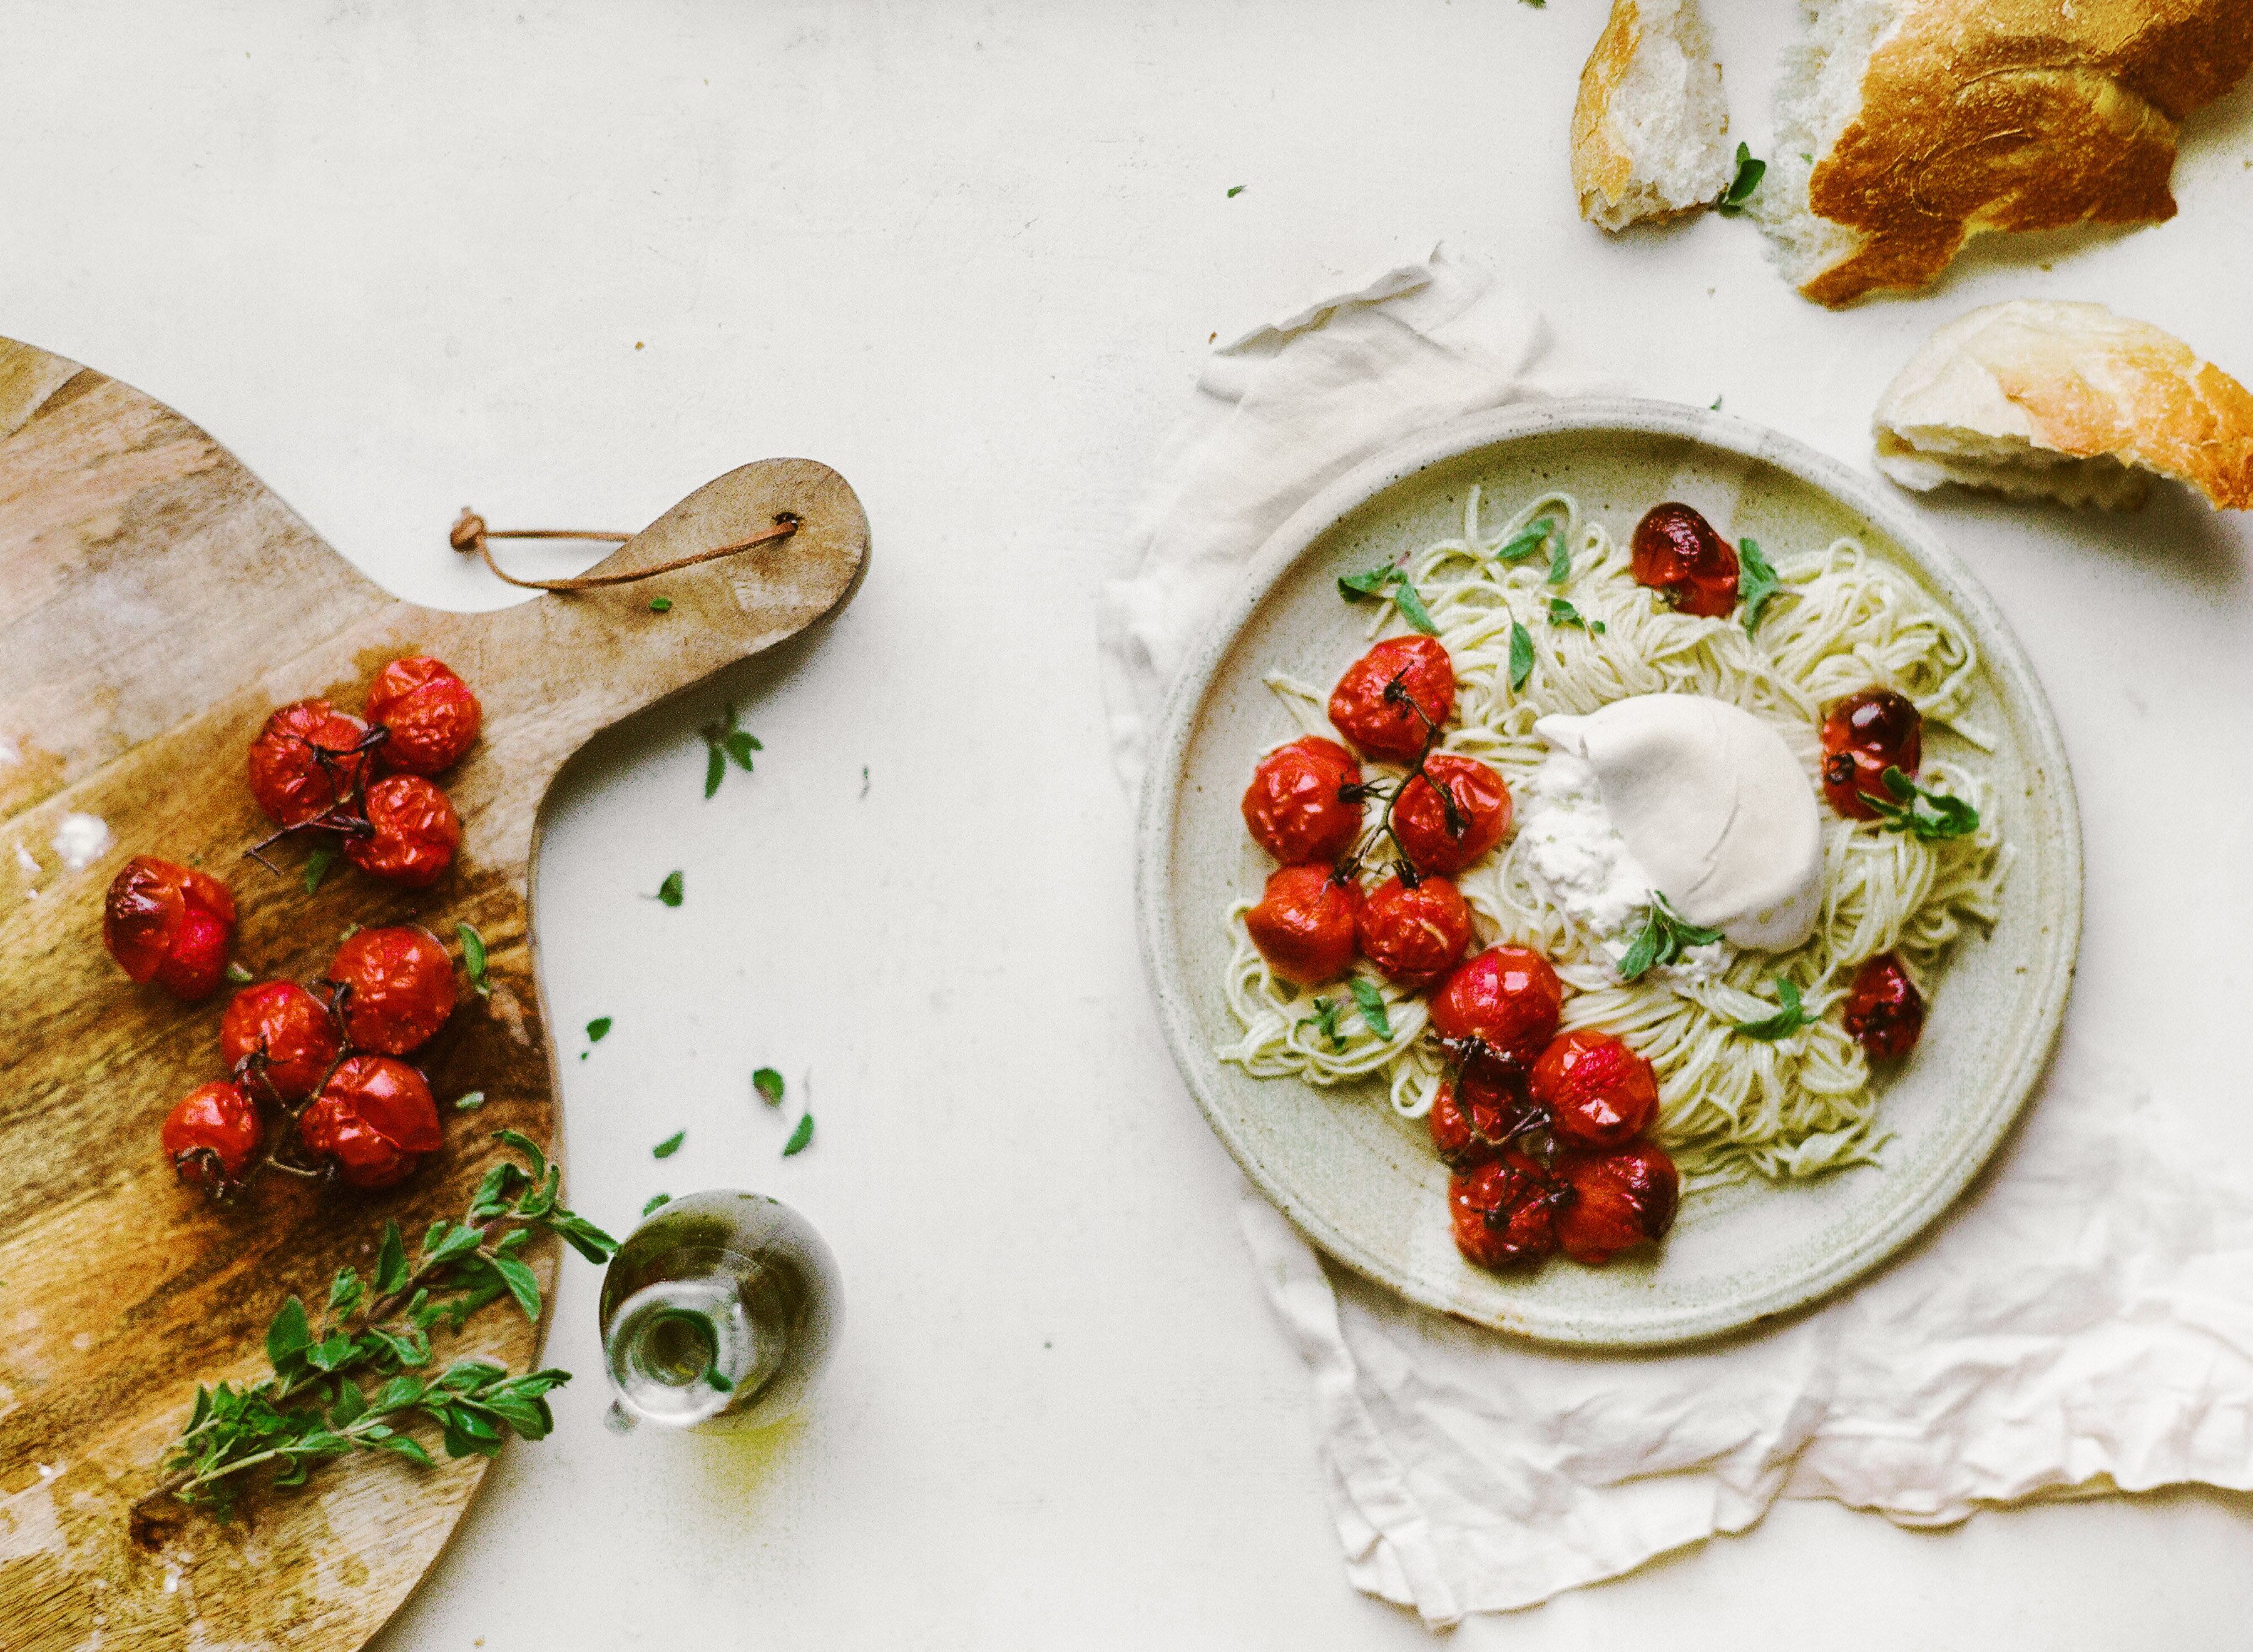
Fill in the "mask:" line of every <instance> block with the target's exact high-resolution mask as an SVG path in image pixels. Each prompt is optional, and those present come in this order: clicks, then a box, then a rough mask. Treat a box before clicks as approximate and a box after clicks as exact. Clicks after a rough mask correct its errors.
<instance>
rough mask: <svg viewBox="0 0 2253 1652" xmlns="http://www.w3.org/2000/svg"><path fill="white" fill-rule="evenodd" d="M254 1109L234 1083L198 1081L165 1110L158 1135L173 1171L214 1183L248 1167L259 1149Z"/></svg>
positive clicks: (197, 1183) (206, 1185)
mask: <svg viewBox="0 0 2253 1652" xmlns="http://www.w3.org/2000/svg"><path fill="white" fill-rule="evenodd" d="M258 1137H259V1126H258V1109H257V1108H256V1107H255V1106H253V1105H251V1101H250V1098H249V1097H248V1096H247V1095H245V1094H243V1092H242V1089H241V1086H240V1085H238V1084H202V1085H199V1086H198V1087H197V1088H196V1089H194V1090H192V1091H189V1092H188V1093H187V1094H186V1095H185V1096H183V1097H181V1098H180V1100H179V1102H178V1105H176V1106H174V1107H173V1109H172V1111H171V1112H170V1113H168V1114H166V1115H165V1118H164V1131H163V1133H162V1135H161V1136H160V1138H159V1139H160V1140H162V1142H163V1143H164V1156H165V1157H166V1158H167V1159H169V1160H171V1161H172V1171H173V1174H174V1175H178V1177H179V1179H180V1180H181V1181H185V1182H187V1183H189V1184H190V1185H191V1186H194V1187H201V1188H216V1187H218V1186H219V1185H220V1183H222V1182H227V1181H234V1179H235V1178H236V1177H238V1176H240V1175H241V1174H242V1173H243V1172H244V1171H245V1170H246V1169H248V1168H249V1165H250V1161H251V1157H252V1155H253V1154H255V1153H256V1152H257V1151H258Z"/></svg>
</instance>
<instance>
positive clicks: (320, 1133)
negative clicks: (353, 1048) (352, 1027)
mask: <svg viewBox="0 0 2253 1652" xmlns="http://www.w3.org/2000/svg"><path fill="white" fill-rule="evenodd" d="M297 1139H298V1140H300V1141H303V1143H304V1144H305V1147H306V1148H307V1149H308V1150H309V1151H310V1152H311V1153H313V1154H317V1155H318V1156H319V1157H321V1158H324V1159H331V1160H333V1161H336V1167H337V1173H338V1175H340V1176H342V1177H343V1178H344V1180H345V1181H346V1182H347V1183H348V1184H350V1185H351V1186H352V1187H355V1188H388V1187H390V1186H392V1185H393V1184H394V1183H395V1182H400V1181H405V1180H406V1179H407V1177H408V1175H412V1174H413V1172H414V1169H415V1166H417V1165H419V1164H421V1163H422V1161H423V1160H424V1159H425V1158H426V1157H428V1156H429V1154H434V1153H436V1151H437V1150H438V1149H439V1148H440V1147H443V1146H444V1145H445V1137H444V1135H443V1133H442V1132H441V1131H440V1130H439V1128H438V1105H437V1103H436V1102H435V1101H433V1100H432V1099H431V1098H430V1086H429V1084H426V1083H424V1082H423V1079H422V1074H421V1073H418V1072H416V1071H415V1070H414V1069H413V1068H412V1067H409V1066H408V1064H407V1063H405V1062H403V1061H394V1060H392V1059H391V1058H390V1057H389V1056H348V1057H346V1058H345V1063H344V1064H343V1065H342V1066H340V1067H338V1069H337V1070H336V1071H335V1072H334V1073H333V1074H332V1075H331V1077H330V1078H329V1082H328V1083H327V1084H323V1085H322V1086H321V1093H320V1094H319V1095H318V1096H317V1097H316V1098H314V1101H313V1105H311V1106H310V1107H308V1108H306V1109H305V1111H304V1113H303V1116H302V1117H301V1118H300V1119H298V1120H297Z"/></svg>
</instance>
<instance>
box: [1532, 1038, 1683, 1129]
mask: <svg viewBox="0 0 2253 1652" xmlns="http://www.w3.org/2000/svg"><path fill="white" fill-rule="evenodd" d="M1531 1090H1532V1094H1533V1099H1534V1100H1535V1101H1536V1102H1538V1103H1539V1104H1540V1105H1541V1107H1542V1109H1543V1110H1544V1111H1545V1112H1547V1113H1548V1115H1549V1122H1550V1126H1551V1128H1552V1129H1553V1130H1555V1131H1556V1133H1557V1134H1558V1135H1559V1137H1561V1138H1562V1139H1564V1140H1566V1141H1567V1142H1571V1143H1573V1144H1575V1145H1577V1146H1580V1147H1622V1146H1624V1145H1625V1144H1627V1143H1628V1142H1629V1141H1632V1140H1634V1139H1635V1138H1636V1137H1637V1136H1639V1135H1641V1134H1642V1133H1643V1132H1644V1131H1645V1130H1648V1129H1649V1128H1650V1121H1651V1120H1652V1119H1656V1118H1657V1117H1658V1079H1657V1075H1655V1074H1654V1073H1653V1072H1652V1071H1651V1070H1650V1063H1649V1062H1647V1061H1645V1060H1644V1059H1643V1057H1642V1056H1638V1055H1636V1053H1635V1051H1633V1050H1632V1049H1629V1048H1628V1047H1627V1045H1626V1044H1625V1043H1624V1042H1622V1041H1621V1040H1619V1039H1617V1038H1615V1037H1613V1036H1612V1035H1610V1034H1609V1033H1599V1032H1593V1031H1590V1030H1588V1029H1587V1028H1578V1029H1576V1030H1574V1031H1573V1032H1569V1033H1560V1034H1559V1035H1557V1037H1555V1038H1554V1039H1552V1040H1551V1041H1550V1044H1549V1048H1548V1049H1545V1050H1543V1051H1542V1052H1541V1059H1540V1060H1538V1061H1537V1062H1535V1063H1533V1077H1532V1081H1531Z"/></svg>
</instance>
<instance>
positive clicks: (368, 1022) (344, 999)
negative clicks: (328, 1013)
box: [329, 926, 458, 1056]
mask: <svg viewBox="0 0 2253 1652" xmlns="http://www.w3.org/2000/svg"><path fill="white" fill-rule="evenodd" d="M329 979H331V980H332V981H334V982H336V983H337V986H338V989H339V992H338V1000H339V1001H338V1007H339V1010H340V1013H341V1014H342V1015H343V1018H344V1024H345V1039H346V1040H347V1042H350V1043H351V1045H352V1048H353V1049H363V1050H373V1051H376V1052H378V1053H380V1054H382V1055H386V1056H404V1055H406V1054H407V1053H408V1051H409V1050H413V1049H420V1048H422V1045H424V1044H426V1043H428V1042H430V1039H431V1038H432V1036H433V1035H436V1032H437V1030H438V1029H439V1028H441V1027H443V1026H444V1025H445V1024H446V1017H448V1016H449V1015H450V1014H453V1013H454V1000H455V998H456V995H457V990H458V989H457V984H456V982H455V979H454V960H453V959H452V958H451V957H450V956H449V955H448V954H447V951H446V949H445V948H444V947H443V946H442V945H440V944H439V943H438V938H437V937H436V936H435V935H433V934H431V933H430V931H428V930H423V929H410V928H406V927H403V926H402V927H399V928H394V929H380V930H362V931H359V933H358V934H356V935H353V936H351V937H349V938H346V940H345V943H344V944H343V945H341V946H339V947H338V948H337V955H336V957H335V958H333V959H331V961H330V964H329Z"/></svg>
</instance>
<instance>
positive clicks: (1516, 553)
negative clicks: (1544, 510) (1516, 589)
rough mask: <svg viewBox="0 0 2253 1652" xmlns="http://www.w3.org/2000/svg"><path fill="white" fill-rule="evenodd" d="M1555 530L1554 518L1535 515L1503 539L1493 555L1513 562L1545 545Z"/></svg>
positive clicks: (1500, 559)
mask: <svg viewBox="0 0 2253 1652" xmlns="http://www.w3.org/2000/svg"><path fill="white" fill-rule="evenodd" d="M1556 531H1557V519H1556V518H1554V517H1551V516H1537V517H1535V518H1534V519H1532V520H1531V522H1528V523H1527V524H1526V525H1525V526H1524V527H1522V528H1519V529H1518V530H1517V533H1513V534H1511V535H1510V538H1509V539H1508V540H1505V541H1503V545H1502V547H1501V548H1500V549H1498V550H1496V552H1495V556H1496V559H1497V560H1499V561H1504V562H1515V561H1519V560H1520V559H1522V558H1524V557H1528V556H1531V555H1532V554H1534V553H1535V552H1537V551H1538V550H1540V549H1542V548H1543V547H1545V546H1546V545H1547V544H1548V543H1549V536H1550V535H1551V534H1552V533H1555V532H1556Z"/></svg>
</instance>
